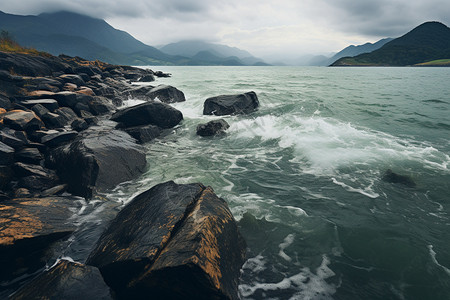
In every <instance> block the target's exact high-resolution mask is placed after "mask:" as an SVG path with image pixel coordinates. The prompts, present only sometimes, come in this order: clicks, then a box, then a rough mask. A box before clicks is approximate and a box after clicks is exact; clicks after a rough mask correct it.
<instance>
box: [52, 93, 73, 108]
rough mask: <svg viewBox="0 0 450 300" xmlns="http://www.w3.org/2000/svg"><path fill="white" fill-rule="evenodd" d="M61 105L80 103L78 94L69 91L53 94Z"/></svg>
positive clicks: (70, 105) (69, 105)
mask: <svg viewBox="0 0 450 300" xmlns="http://www.w3.org/2000/svg"><path fill="white" fill-rule="evenodd" d="M52 97H53V98H55V99H56V101H58V103H59V105H60V106H68V107H74V106H75V104H77V103H78V100H77V94H76V93H73V92H69V91H64V92H59V93H56V94H54V95H53V96H52Z"/></svg>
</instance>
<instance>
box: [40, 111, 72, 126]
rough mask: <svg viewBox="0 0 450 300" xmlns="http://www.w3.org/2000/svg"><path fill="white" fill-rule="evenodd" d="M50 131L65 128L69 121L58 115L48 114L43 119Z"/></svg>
mask: <svg viewBox="0 0 450 300" xmlns="http://www.w3.org/2000/svg"><path fill="white" fill-rule="evenodd" d="M41 119H42V121H44V123H45V127H47V128H48V129H53V128H63V127H64V126H65V125H66V124H67V120H66V119H65V118H64V117H63V116H61V115H58V114H54V113H51V112H48V113H46V114H44V115H43V116H42V117H41Z"/></svg>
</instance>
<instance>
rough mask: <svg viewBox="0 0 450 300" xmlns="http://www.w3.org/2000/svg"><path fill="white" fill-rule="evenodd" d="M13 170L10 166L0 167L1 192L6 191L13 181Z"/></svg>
mask: <svg viewBox="0 0 450 300" xmlns="http://www.w3.org/2000/svg"><path fill="white" fill-rule="evenodd" d="M12 175H13V173H12V169H11V167H10V166H3V165H0V190H2V191H3V190H5V189H6V187H7V185H8V184H9V183H10V182H11V179H12Z"/></svg>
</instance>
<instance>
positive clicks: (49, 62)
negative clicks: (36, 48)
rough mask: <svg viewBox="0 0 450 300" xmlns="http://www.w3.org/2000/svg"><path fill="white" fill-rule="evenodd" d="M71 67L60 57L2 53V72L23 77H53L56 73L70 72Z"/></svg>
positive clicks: (0, 55)
mask: <svg viewBox="0 0 450 300" xmlns="http://www.w3.org/2000/svg"><path fill="white" fill-rule="evenodd" d="M69 68H70V67H69V66H68V65H67V64H66V63H64V62H63V61H62V60H61V59H59V58H58V57H54V56H50V57H46V56H37V55H28V54H20V53H6V52H1V53H0V70H5V71H7V72H13V73H14V74H17V75H22V76H33V77H35V76H51V75H52V73H53V72H56V71H62V72H65V71H68V69H69Z"/></svg>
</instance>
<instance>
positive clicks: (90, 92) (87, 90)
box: [77, 87, 95, 96]
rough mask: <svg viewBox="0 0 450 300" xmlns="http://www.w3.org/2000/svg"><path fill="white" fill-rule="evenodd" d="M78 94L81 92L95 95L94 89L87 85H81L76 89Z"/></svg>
mask: <svg viewBox="0 0 450 300" xmlns="http://www.w3.org/2000/svg"><path fill="white" fill-rule="evenodd" d="M77 93H78V94H83V95H87V96H95V93H94V91H93V90H92V89H91V88H88V87H82V88H80V89H79V90H78V91H77Z"/></svg>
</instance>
